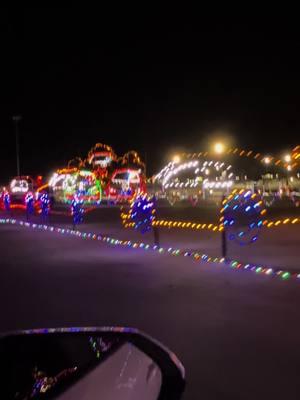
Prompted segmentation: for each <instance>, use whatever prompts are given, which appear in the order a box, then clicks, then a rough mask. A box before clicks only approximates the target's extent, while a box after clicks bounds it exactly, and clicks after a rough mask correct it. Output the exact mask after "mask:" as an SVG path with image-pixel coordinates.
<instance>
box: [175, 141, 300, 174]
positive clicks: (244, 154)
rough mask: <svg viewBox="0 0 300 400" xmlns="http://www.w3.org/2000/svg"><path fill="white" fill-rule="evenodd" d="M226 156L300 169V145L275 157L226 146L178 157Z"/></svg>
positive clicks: (182, 154)
mask: <svg viewBox="0 0 300 400" xmlns="http://www.w3.org/2000/svg"><path fill="white" fill-rule="evenodd" d="M216 156H217V157H218V158H224V157H226V156H236V157H240V158H246V159H247V158H248V159H252V160H253V161H258V162H261V163H263V164H271V165H274V166H276V167H283V168H284V169H287V170H289V171H293V170H299V169H300V145H297V146H295V147H294V148H293V149H292V151H291V153H290V154H289V155H288V157H286V156H285V157H282V158H280V157H275V156H272V155H268V154H263V153H260V152H257V151H254V150H249V149H241V148H239V147H229V148H228V149H225V148H224V151H222V152H221V153H218V154H216V152H215V151H200V152H198V153H196V152H195V153H181V154H180V155H179V156H178V157H179V158H181V159H185V160H193V159H198V158H203V157H204V158H206V157H213V158H215V157H216Z"/></svg>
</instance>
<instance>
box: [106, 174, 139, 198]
mask: <svg viewBox="0 0 300 400" xmlns="http://www.w3.org/2000/svg"><path fill="white" fill-rule="evenodd" d="M145 191H146V184H145V181H144V179H143V177H142V175H141V171H140V170H134V169H130V168H119V169H116V170H115V171H114V172H113V174H112V177H111V180H110V181H109V183H108V185H107V188H106V195H107V197H108V198H109V199H110V200H113V201H115V202H122V201H124V200H125V201H127V200H131V199H132V198H133V197H134V195H135V194H137V193H141V192H145Z"/></svg>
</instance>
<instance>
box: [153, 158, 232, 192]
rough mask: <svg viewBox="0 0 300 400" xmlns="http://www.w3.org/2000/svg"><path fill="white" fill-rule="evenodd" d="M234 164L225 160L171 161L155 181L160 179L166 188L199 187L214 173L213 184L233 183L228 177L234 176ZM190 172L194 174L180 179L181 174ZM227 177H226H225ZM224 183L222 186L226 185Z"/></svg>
mask: <svg viewBox="0 0 300 400" xmlns="http://www.w3.org/2000/svg"><path fill="white" fill-rule="evenodd" d="M231 169H232V166H231V165H228V164H226V163H224V162H220V161H213V160H195V161H185V162H183V161H182V162H181V161H178V162H175V161H173V162H171V163H169V164H168V165H167V166H166V167H164V168H163V169H162V170H161V171H160V172H159V173H158V174H157V175H156V176H155V178H154V179H155V181H160V182H161V183H162V186H163V187H164V188H169V187H180V188H181V187H197V186H200V185H201V186H202V184H203V182H208V178H207V177H208V176H211V175H213V176H214V177H215V180H211V186H213V185H220V187H221V184H222V183H223V182H222V181H224V182H225V186H227V185H228V182H229V185H230V186H231V185H232V180H229V181H228V180H227V178H229V179H230V178H231V177H233V175H234V174H233V172H232V171H231ZM187 172H189V174H191V172H192V176H190V178H189V179H188V180H187V179H185V181H181V182H180V179H179V176H180V174H184V175H185V174H186V173H187ZM225 178H226V179H225ZM225 186H224V185H223V186H222V187H225Z"/></svg>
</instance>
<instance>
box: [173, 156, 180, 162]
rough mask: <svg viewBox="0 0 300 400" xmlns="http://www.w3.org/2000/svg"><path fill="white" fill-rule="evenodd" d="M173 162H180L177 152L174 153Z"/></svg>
mask: <svg viewBox="0 0 300 400" xmlns="http://www.w3.org/2000/svg"><path fill="white" fill-rule="evenodd" d="M173 162H174V163H175V164H178V163H180V156H179V155H178V154H175V156H174V157H173Z"/></svg>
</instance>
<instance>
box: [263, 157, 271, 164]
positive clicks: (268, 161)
mask: <svg viewBox="0 0 300 400" xmlns="http://www.w3.org/2000/svg"><path fill="white" fill-rule="evenodd" d="M270 162H271V159H270V157H265V158H264V163H265V164H266V165H269V164H270Z"/></svg>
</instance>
